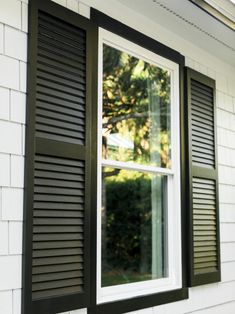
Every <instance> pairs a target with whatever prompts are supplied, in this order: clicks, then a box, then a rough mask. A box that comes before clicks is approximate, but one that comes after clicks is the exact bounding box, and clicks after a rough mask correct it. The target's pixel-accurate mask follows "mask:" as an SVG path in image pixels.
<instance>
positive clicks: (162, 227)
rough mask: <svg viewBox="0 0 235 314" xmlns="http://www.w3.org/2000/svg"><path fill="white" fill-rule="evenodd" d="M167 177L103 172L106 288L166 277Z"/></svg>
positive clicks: (129, 172)
mask: <svg viewBox="0 0 235 314" xmlns="http://www.w3.org/2000/svg"><path fill="white" fill-rule="evenodd" d="M166 197H167V177H166V176H162V175H155V174H149V173H142V172H138V171H134V170H124V169H113V168H109V167H103V168H102V208H101V217H102V287H106V286H112V285H119V284H124V283H132V282H137V281H144V280H152V279H157V278H164V277H167V275H168V274H167V260H166V251H167V239H166V235H165V234H166V225H167V217H166V214H165V213H166V212H167V210H166V206H167V204H166Z"/></svg>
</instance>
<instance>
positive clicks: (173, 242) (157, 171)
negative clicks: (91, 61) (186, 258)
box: [97, 29, 182, 303]
mask: <svg viewBox="0 0 235 314" xmlns="http://www.w3.org/2000/svg"><path fill="white" fill-rule="evenodd" d="M104 44H105V45H107V46H109V47H112V48H114V49H117V50H119V51H122V52H125V53H127V54H128V55H131V56H133V57H135V58H138V59H139V60H143V61H144V62H146V63H148V64H151V65H154V66H156V67H159V68H161V69H164V70H167V71H168V73H169V75H170V82H171V83H170V131H171V136H170V137H171V165H170V166H168V167H162V166H161V165H160V166H159V165H157V166H155V165H152V164H148V163H146V164H144V165H143V164H141V163H136V162H128V161H119V160H113V159H109V158H104V157H102V114H103V45H104ZM98 69H99V70H98V75H99V79H98V132H97V134H98V157H97V158H98V163H97V164H98V166H97V168H98V182H97V303H103V302H110V301H114V300H121V299H128V298H131V297H136V296H141V295H147V294H153V293H158V292H163V291H168V290H174V289H178V288H181V287H182V262H181V207H180V201H181V199H180V157H179V155H180V149H179V148H180V140H179V138H180V131H179V66H178V64H176V63H174V62H172V61H169V60H167V59H165V58H163V57H160V56H158V55H157V54H154V53H152V52H150V51H149V50H147V49H145V48H142V47H140V46H138V45H136V44H134V43H132V42H130V41H128V40H126V39H124V38H121V37H120V36H117V35H115V34H112V33H110V32H108V31H106V30H104V29H100V30H99V67H98ZM102 167H111V168H113V169H125V170H126V171H137V172H140V173H149V174H151V175H154V176H162V177H164V178H165V179H166V182H167V183H166V186H167V188H166V191H167V192H166V199H167V201H166V204H167V205H166V212H165V216H166V217H167V218H166V223H165V225H166V226H165V243H164V245H165V248H164V250H165V252H166V256H167V258H166V265H165V267H166V269H167V271H166V275H165V276H162V278H159V279H152V280H144V281H139V282H132V283H125V284H117V285H111V286H106V287H102V214H101V210H100V209H101V207H102V196H101V194H102V193H101V191H102V184H103V183H102ZM124 223H125V222H124Z"/></svg>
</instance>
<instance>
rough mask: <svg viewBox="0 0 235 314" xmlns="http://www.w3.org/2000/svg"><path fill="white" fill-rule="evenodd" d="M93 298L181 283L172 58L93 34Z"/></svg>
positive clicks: (134, 293)
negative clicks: (95, 64) (95, 174)
mask: <svg viewBox="0 0 235 314" xmlns="http://www.w3.org/2000/svg"><path fill="white" fill-rule="evenodd" d="M99 35H100V36H99V60H100V64H99V110H98V132H97V133H98V189H97V191H98V199H97V211H98V212H97V217H98V219H97V231H98V235H97V252H98V255H97V261H98V263H97V286H98V287H97V288H98V289H97V300H98V302H100V303H102V302H108V301H113V300H118V299H125V298H130V297H133V296H138V295H144V294H150V293H156V292H160V291H167V290H172V289H176V288H180V287H181V267H182V266H181V219H180V212H181V208H180V160H179V159H180V158H179V147H180V145H179V71H178V65H177V64H176V63H174V62H172V61H169V60H167V59H165V58H162V57H160V56H158V55H157V54H155V53H152V52H150V51H148V50H146V49H144V48H143V47H140V46H138V45H136V44H133V43H132V42H130V41H127V40H125V39H123V38H121V37H119V36H117V35H114V34H112V33H110V32H108V31H105V30H103V29H101V30H100V33H99Z"/></svg>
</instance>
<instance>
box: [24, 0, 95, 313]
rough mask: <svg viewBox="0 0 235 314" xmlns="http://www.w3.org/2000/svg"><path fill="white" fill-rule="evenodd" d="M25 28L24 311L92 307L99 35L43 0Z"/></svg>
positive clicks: (32, 9) (34, 5) (84, 22)
mask: <svg viewBox="0 0 235 314" xmlns="http://www.w3.org/2000/svg"><path fill="white" fill-rule="evenodd" d="M30 24H31V25H30V33H29V35H30V44H29V72H28V75H29V82H28V94H29V96H28V108H27V115H28V126H27V143H26V177H25V185H26V192H25V227H24V251H25V252H24V261H23V264H24V265H23V289H24V293H23V313H25V314H32V313H34V314H37V313H43V314H46V313H58V312H64V311H69V310H72V309H77V308H83V307H87V306H88V305H89V289H88V285H89V211H90V208H89V207H90V205H89V190H90V144H91V143H90V125H91V124H90V122H89V119H90V114H91V112H90V110H91V69H92V66H91V62H92V58H91V53H92V52H94V49H96V47H95V43H96V41H95V40H94V36H96V30H95V29H93V26H92V25H91V24H90V22H89V21H88V20H86V19H85V18H83V17H80V16H78V15H77V14H74V13H72V12H70V11H68V10H66V9H64V8H62V7H60V6H58V5H56V4H54V3H51V2H50V1H45V0H43V1H41V0H40V1H36V0H33V1H31V6H30ZM92 40H93V42H94V46H92ZM92 50H93V51H92Z"/></svg>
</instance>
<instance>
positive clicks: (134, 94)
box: [102, 44, 171, 168]
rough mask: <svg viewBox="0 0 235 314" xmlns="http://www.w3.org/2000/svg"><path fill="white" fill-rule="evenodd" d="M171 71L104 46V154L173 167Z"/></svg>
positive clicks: (115, 157) (118, 158)
mask: <svg viewBox="0 0 235 314" xmlns="http://www.w3.org/2000/svg"><path fill="white" fill-rule="evenodd" d="M170 84H171V76H170V72H169V71H167V70H164V69H162V68H160V67H157V66H156V65H153V64H150V63H147V62H145V61H143V60H141V59H138V58H136V57H134V56H132V55H130V54H127V53H126V52H122V51H120V50H117V49H115V48H112V47H110V46H108V45H105V44H104V46H103V130H102V137H103V150H102V151H103V153H102V154H103V158H105V159H112V160H118V161H131V162H135V163H139V164H145V165H146V164H148V165H154V166H158V167H167V168H170V167H171V139H170V138H171V130H170V101H171V100H170Z"/></svg>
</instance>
